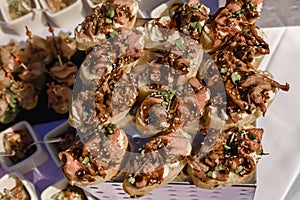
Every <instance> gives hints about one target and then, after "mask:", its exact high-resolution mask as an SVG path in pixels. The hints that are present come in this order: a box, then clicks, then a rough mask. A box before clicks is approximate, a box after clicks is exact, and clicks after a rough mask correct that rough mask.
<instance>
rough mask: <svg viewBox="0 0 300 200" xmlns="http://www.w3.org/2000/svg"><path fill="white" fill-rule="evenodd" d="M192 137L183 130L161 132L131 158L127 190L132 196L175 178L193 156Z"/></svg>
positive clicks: (125, 181)
mask: <svg viewBox="0 0 300 200" xmlns="http://www.w3.org/2000/svg"><path fill="white" fill-rule="evenodd" d="M190 142H191V141H190V136H189V135H188V134H186V133H185V132H183V131H182V130H177V131H175V130H172V131H167V132H164V133H161V134H160V135H158V136H156V137H155V138H153V139H152V140H150V141H149V142H147V143H146V144H144V146H143V147H141V148H140V149H139V152H138V153H136V154H134V156H133V157H131V158H129V159H130V160H129V161H128V162H129V165H130V166H128V167H129V169H128V172H129V173H128V174H127V175H126V177H125V179H124V182H123V189H124V191H125V192H126V193H128V194H129V195H130V196H131V197H140V196H144V195H146V194H148V193H149V192H151V191H152V190H155V189H158V188H160V187H163V186H164V185H166V184H168V183H169V182H171V181H172V180H174V179H175V178H176V177H177V175H178V174H179V173H180V172H181V170H182V169H183V168H184V166H185V165H186V159H185V158H186V156H188V155H190V152H191V149H192V147H191V143H190Z"/></svg>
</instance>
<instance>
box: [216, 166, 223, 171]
mask: <svg viewBox="0 0 300 200" xmlns="http://www.w3.org/2000/svg"><path fill="white" fill-rule="evenodd" d="M224 169H225V168H224V167H223V166H222V165H217V166H215V171H217V172H219V171H222V170H224Z"/></svg>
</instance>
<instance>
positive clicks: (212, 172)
mask: <svg viewBox="0 0 300 200" xmlns="http://www.w3.org/2000/svg"><path fill="white" fill-rule="evenodd" d="M207 176H208V177H210V178H213V179H215V178H217V174H216V172H214V171H209V172H207Z"/></svg>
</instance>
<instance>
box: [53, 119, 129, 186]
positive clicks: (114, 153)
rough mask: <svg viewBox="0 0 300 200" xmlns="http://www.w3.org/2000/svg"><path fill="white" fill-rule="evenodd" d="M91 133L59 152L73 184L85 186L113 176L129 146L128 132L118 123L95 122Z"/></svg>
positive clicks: (65, 171)
mask: <svg viewBox="0 0 300 200" xmlns="http://www.w3.org/2000/svg"><path fill="white" fill-rule="evenodd" d="M89 133H90V134H87V135H85V136H83V137H81V138H80V140H79V141H77V142H76V143H75V144H74V145H72V146H71V147H70V148H69V149H67V150H65V151H62V152H60V153H59V159H60V160H61V163H62V166H61V168H62V170H63V172H64V174H65V176H66V177H67V179H68V180H69V183H70V184H71V185H76V186H79V187H82V186H86V185H91V184H97V183H103V182H105V181H108V180H111V179H112V178H113V177H114V176H115V175H116V174H117V173H118V172H119V167H120V165H121V162H122V160H123V158H124V155H125V152H126V150H127V146H128V139H127V136H126V134H125V132H124V131H123V130H122V129H120V128H118V127H117V126H116V125H115V124H108V125H104V126H103V125H98V126H91V127H90V132H89Z"/></svg>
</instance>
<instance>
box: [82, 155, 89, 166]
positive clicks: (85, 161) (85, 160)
mask: <svg viewBox="0 0 300 200" xmlns="http://www.w3.org/2000/svg"><path fill="white" fill-rule="evenodd" d="M89 162H90V159H89V157H84V159H83V161H82V164H84V165H87V164H88V163H89Z"/></svg>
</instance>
